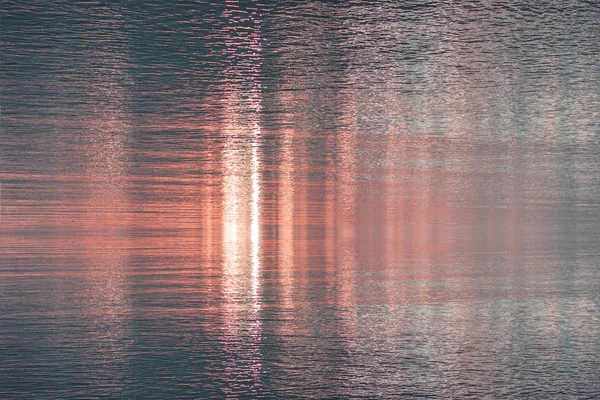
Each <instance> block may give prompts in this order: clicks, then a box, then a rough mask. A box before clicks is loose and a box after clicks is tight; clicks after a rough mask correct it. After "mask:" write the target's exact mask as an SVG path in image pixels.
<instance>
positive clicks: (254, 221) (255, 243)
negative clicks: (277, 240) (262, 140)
mask: <svg viewBox="0 0 600 400" xmlns="http://www.w3.org/2000/svg"><path fill="white" fill-rule="evenodd" d="M259 181H260V176H259V160H258V148H257V145H254V146H252V210H251V222H250V235H251V243H252V297H253V298H254V299H255V300H256V298H257V295H258V286H259V284H260V280H259V274H260V259H259V251H260V228H259V222H260V210H259V203H258V202H259V200H260V182H259ZM258 305H260V304H258Z"/></svg>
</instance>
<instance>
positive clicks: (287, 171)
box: [279, 131, 294, 309]
mask: <svg viewBox="0 0 600 400" xmlns="http://www.w3.org/2000/svg"><path fill="white" fill-rule="evenodd" d="M292 135H293V132H291V131H290V132H287V131H286V132H283V144H282V149H281V153H282V155H281V182H280V187H279V191H280V192H279V204H280V206H279V210H280V214H279V254H280V259H279V265H280V267H281V269H282V273H281V275H282V297H283V302H284V307H285V308H286V309H288V308H290V307H293V303H292V300H293V296H292V289H293V285H294V282H293V276H294V275H293V267H294V181H293V177H294V175H293V168H294V165H293V162H294V160H293V151H292V150H293V149H292V143H293V142H292Z"/></svg>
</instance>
